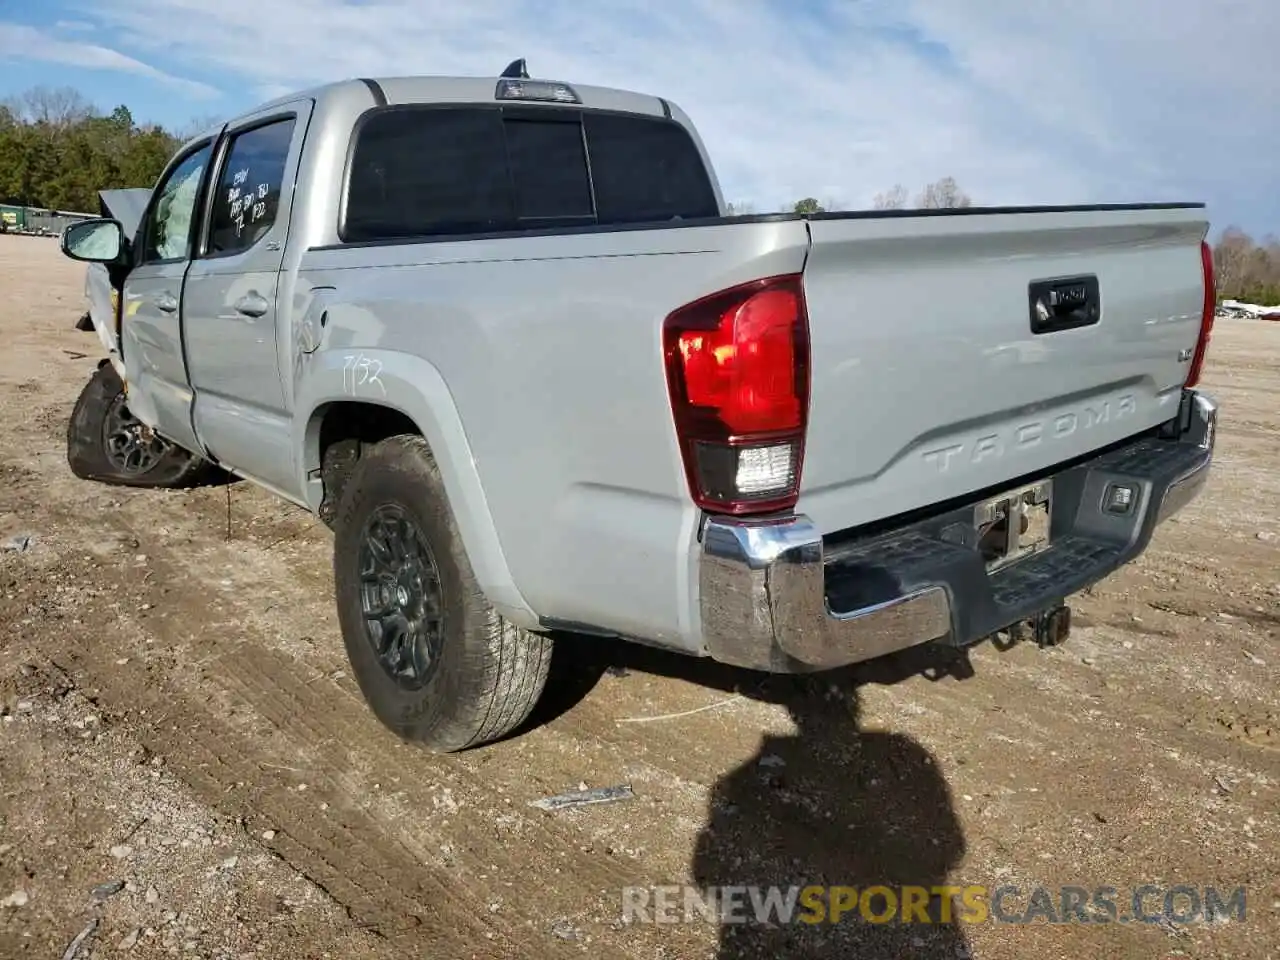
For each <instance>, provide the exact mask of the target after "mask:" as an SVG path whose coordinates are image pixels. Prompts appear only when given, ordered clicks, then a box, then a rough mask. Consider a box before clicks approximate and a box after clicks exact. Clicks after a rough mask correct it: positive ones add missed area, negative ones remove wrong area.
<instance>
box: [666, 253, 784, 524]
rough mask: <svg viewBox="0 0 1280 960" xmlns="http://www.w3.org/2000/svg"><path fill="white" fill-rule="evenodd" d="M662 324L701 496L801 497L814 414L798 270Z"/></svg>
mask: <svg viewBox="0 0 1280 960" xmlns="http://www.w3.org/2000/svg"><path fill="white" fill-rule="evenodd" d="M662 333H663V349H664V351H665V354H666V364H667V387H668V390H669V391H670V395H671V409H672V413H673V414H674V417H675V425H676V433H677V435H678V437H679V440H680V450H681V454H682V455H683V457H684V466H685V473H686V475H687V476H688V479H689V489H690V492H691V493H692V495H693V499H694V502H696V503H697V504H698V506H700V507H702V508H703V509H704V510H708V511H713V512H716V513H730V514H744V513H765V512H771V511H775V510H783V509H789V508H791V507H793V506H795V502H796V498H797V497H798V496H799V491H800V467H801V463H802V461H803V457H804V431H805V424H806V422H807V420H808V414H809V325H808V320H807V318H806V316H805V307H804V289H803V287H802V285H801V277H800V275H799V274H793V275H788V276H782V277H771V278H769V279H765V280H756V281H753V282H751V283H745V284H742V285H741V286H737V287H731V288H729V289H728V290H722V291H720V292H719V293H715V294H712V295H711V296H709V297H703V298H702V299H700V300H696V301H694V302H693V303H691V304H688V305H687V306H685V307H681V308H680V309H679V310H677V311H675V313H673V314H671V315H670V316H669V317H667V319H666V322H665V323H664V324H663V331H662Z"/></svg>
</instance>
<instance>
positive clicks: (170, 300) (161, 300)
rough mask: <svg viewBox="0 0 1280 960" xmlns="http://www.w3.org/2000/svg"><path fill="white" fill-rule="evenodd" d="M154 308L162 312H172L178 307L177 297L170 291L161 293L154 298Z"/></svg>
mask: <svg viewBox="0 0 1280 960" xmlns="http://www.w3.org/2000/svg"><path fill="white" fill-rule="evenodd" d="M155 304H156V309H157V310H160V311H161V312H163V313H173V312H174V311H175V310H177V309H178V298H177V297H175V296H174V295H173V294H171V293H162V294H160V295H159V296H158V297H156V300H155Z"/></svg>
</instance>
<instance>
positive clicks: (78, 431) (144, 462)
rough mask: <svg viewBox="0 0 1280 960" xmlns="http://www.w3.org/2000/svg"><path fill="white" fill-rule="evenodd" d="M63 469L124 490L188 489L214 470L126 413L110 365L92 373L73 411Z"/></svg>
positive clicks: (119, 383)
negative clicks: (66, 466)
mask: <svg viewBox="0 0 1280 960" xmlns="http://www.w3.org/2000/svg"><path fill="white" fill-rule="evenodd" d="M67 464H68V465H69V466H70V467H71V472H72V473H74V474H75V475H76V476H77V477H79V478H80V479H81V480H97V481H98V482H100V483H110V484H116V485H119V486H127V487H186V486H191V485H192V484H195V483H198V482H200V481H201V480H202V479H203V478H204V477H205V476H206V475H207V473H208V472H209V470H210V468H211V467H212V464H210V463H209V462H208V461H207V460H205V459H204V458H203V457H200V456H198V455H196V454H194V453H191V452H190V451H188V450H184V449H183V448H182V447H179V446H177V445H176V444H173V443H170V442H169V441H168V440H165V439H164V438H163V437H160V436H158V435H157V434H155V433H153V432H152V431H151V429H150V428H149V427H147V426H146V425H145V424H143V423H142V422H141V421H139V420H138V419H137V417H135V416H134V415H133V414H132V413H131V412H130V410H129V404H128V399H127V397H126V396H125V390H124V382H123V381H122V380H121V379H120V375H119V374H118V373H116V371H115V368H114V367H113V366H112V365H111V364H109V363H104V364H103V365H102V366H100V367H99V368H98V369H97V370H95V371H94V373H93V376H92V377H90V378H89V382H88V383H86V384H85V386H84V389H83V390H82V391H80V396H79V398H78V399H77V400H76V405H75V408H74V409H73V410H72V411H71V421H70V423H69V424H68V425H67Z"/></svg>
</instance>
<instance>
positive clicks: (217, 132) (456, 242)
mask: <svg viewBox="0 0 1280 960" xmlns="http://www.w3.org/2000/svg"><path fill="white" fill-rule="evenodd" d="M1207 229H1208V222H1207V218H1206V213H1205V210H1204V206H1203V204H1199V203H1162V204H1122V205H1107V206H1041V207H1018V208H1015V207H996V208H967V209H958V210H905V211H888V212H885V211H875V212H869V211H867V212H848V213H819V214H810V215H799V214H770V215H763V216H729V215H727V209H726V205H725V202H724V200H723V198H722V195H721V192H720V188H719V186H718V184H717V180H716V176H715V173H714V172H713V169H712V167H711V164H710V162H709V160H708V157H707V155H706V152H705V149H704V147H703V144H702V142H701V140H700V138H699V136H698V133H697V132H696V130H695V129H694V127H693V125H692V124H691V123H690V121H689V119H688V117H687V116H686V115H685V114H684V113H683V112H682V111H681V110H680V109H679V108H678V107H677V106H676V105H675V104H674V103H672V102H670V101H669V100H665V99H662V98H660V97H656V96H648V95H642V94H639V93H628V92H624V91H619V90H612V89H605V88H599V87H590V86H579V85H575V84H568V83H562V82H557V81H544V80H536V79H531V78H530V77H529V76H528V74H527V71H526V70H525V69H524V68H523V62H522V61H517V62H516V63H515V64H513V65H512V67H510V68H508V69H507V70H506V71H504V73H503V74H502V75H500V76H497V77H491V78H488V79H483V78H481V79H476V78H439V77H435V78H431V77H423V78H395V79H387V80H382V81H377V80H351V81H345V82H339V83H334V84H330V85H326V86H324V87H321V88H318V89H313V90H309V91H306V92H302V93H299V94H297V95H294V96H288V97H285V98H283V99H279V100H275V101H273V102H271V103H268V104H265V105H263V106H261V107H260V108H258V109H255V110H254V111H252V112H251V113H248V114H245V115H244V116H241V117H239V118H237V119H235V120H233V121H231V122H228V123H226V124H225V125H221V126H219V127H217V128H216V129H212V130H210V131H208V132H207V133H205V134H204V135H202V136H200V137H197V138H195V139H194V140H192V141H191V142H190V143H188V144H186V145H185V146H183V147H182V148H181V149H180V151H179V152H178V153H177V154H176V155H175V156H174V158H173V159H172V161H171V162H170V163H169V165H168V167H167V169H166V170H165V171H164V173H163V174H162V175H161V177H160V179H159V181H158V183H157V184H156V186H155V188H154V190H153V191H152V193H151V196H150V200H149V204H148V206H147V209H146V212H145V214H144V215H143V216H142V218H141V222H140V223H139V225H138V228H137V230H136V231H134V232H132V233H131V234H130V235H126V232H125V231H124V230H123V229H122V228H121V226H120V224H119V222H118V221H116V220H112V219H107V218H103V219H97V220H89V221H85V222H81V223H78V224H75V225H73V226H71V227H69V228H68V229H67V231H66V232H65V234H64V236H63V238H62V249H63V251H64V253H66V254H67V255H68V256H71V257H73V258H76V259H79V260H84V261H89V262H97V263H102V264H104V265H105V266H106V268H107V270H108V271H109V272H110V274H111V278H112V283H113V285H114V286H115V287H116V288H117V289H118V290H119V291H120V300H121V304H120V312H119V337H118V356H117V357H116V358H115V359H116V361H117V363H104V364H103V365H102V366H100V367H99V369H98V370H97V372H96V373H95V374H94V376H93V378H92V380H91V382H90V383H89V384H88V385H87V386H86V387H85V390H84V392H83V394H82V395H81V397H80V399H79V401H78V403H77V405H76V408H75V410H74V412H73V415H72V418H71V424H70V427H69V433H68V444H69V449H68V458H69V461H70V465H71V468H72V470H73V471H74V472H75V473H76V475H77V476H80V477H82V478H89V479H94V480H97V481H101V482H107V483H117V484H133V485H137V486H153V487H166V486H167V487H173V486H180V485H186V484H191V483H195V482H197V480H198V478H199V477H200V476H202V475H204V474H205V473H207V472H208V471H209V470H210V469H214V468H216V469H221V470H223V471H226V472H229V473H231V474H234V475H238V476H240V477H243V478H246V479H247V480H249V481H251V482H253V483H256V484H259V485H261V486H262V487H264V488H266V489H267V490H269V491H272V492H274V493H275V494H277V495H278V496H280V497H282V498H284V499H286V500H289V501H292V502H293V503H295V504H297V505H299V506H301V507H303V508H305V509H307V510H308V511H311V512H313V513H315V514H316V515H318V517H319V518H320V519H321V520H323V521H324V522H325V523H326V524H328V525H330V526H331V527H332V528H333V534H334V548H333V558H334V560H333V570H334V577H335V587H336V605H337V614H338V620H339V623H340V625H341V631H342V635H343V638H344V641H345V645H346V650H347V654H348V656H349V658H350V661H351V664H352V668H353V671H354V674H355V677H356V678H357V680H358V683H359V686H360V689H361V690H362V691H363V693H364V696H365V697H366V699H367V701H368V703H369V705H370V706H371V708H372V710H373V712H374V713H375V714H376V716H377V717H378V718H379V719H380V720H381V721H382V722H383V723H385V724H386V725H387V726H389V727H390V728H391V729H393V730H395V731H396V732H397V733H399V734H400V735H401V736H402V737H405V738H408V739H412V740H416V741H419V742H421V743H424V744H426V745H427V746H429V747H430V748H432V749H435V750H441V751H451V750H458V749H462V748H464V747H467V746H470V745H474V744H479V743H483V742H486V741H492V740H494V739H496V738H499V737H501V736H503V735H505V734H507V733H508V732H510V731H512V730H513V729H514V728H516V727H518V726H519V725H520V724H521V723H522V722H523V721H524V720H525V719H526V718H527V716H528V715H529V713H530V710H531V708H532V707H533V706H534V704H535V703H536V701H537V700H538V698H539V696H540V694H541V691H542V690H543V687H544V684H545V682H546V679H547V674H548V666H549V663H550V656H551V649H552V645H553V642H554V638H555V637H556V636H557V635H558V634H560V633H564V632H569V633H578V634H586V635H593V636H596V637H599V638H601V642H608V639H607V638H621V639H624V640H630V641H637V642H642V643H646V644H650V645H657V646H660V647H665V648H668V649H670V650H674V651H680V652H683V653H687V654H690V655H695V656H706V657H711V658H714V659H715V660H718V661H722V662H724V663H726V664H734V665H738V666H741V667H747V668H753V669H757V670H765V671H774V672H800V671H811V670H821V669H827V668H834V667H838V666H841V665H845V664H851V663H854V662H858V661H864V660H868V659H871V658H874V657H878V656H881V655H884V654H888V653H891V652H893V651H897V650H901V649H903V648H907V647H912V646H916V645H921V644H926V643H937V644H943V645H952V646H957V647H963V646H966V645H970V644H973V643H975V642H976V641H979V640H981V639H983V638H984V637H989V636H992V635H994V634H996V633H998V632H1000V631H1003V630H1005V629H1006V628H1011V627H1014V626H1017V625H1022V624H1026V623H1028V622H1031V623H1033V624H1035V625H1036V628H1037V629H1038V630H1039V631H1040V632H1041V633H1042V634H1044V635H1045V636H1046V637H1047V636H1050V635H1052V634H1054V633H1055V632H1060V631H1062V630H1063V629H1065V627H1066V623H1067V620H1066V609H1067V608H1066V607H1065V605H1064V601H1065V599H1066V598H1067V597H1069V596H1070V595H1071V594H1073V593H1075V592H1077V591H1080V590H1082V589H1083V588H1085V587H1087V586H1089V585H1090V584H1092V583H1094V582H1096V581H1098V580H1100V579H1101V578H1103V577H1105V576H1107V575H1108V574H1110V573H1111V572H1113V571H1115V570H1116V569H1117V568H1118V567H1120V566H1122V565H1123V564H1125V563H1127V562H1129V561H1131V560H1133V559H1134V558H1135V557H1137V556H1138V555H1139V554H1140V553H1141V552H1142V551H1143V550H1144V549H1145V548H1146V546H1147V544H1148V543H1149V541H1150V539H1151V536H1152V532H1153V530H1154V529H1155V527H1156V525H1157V524H1158V523H1159V522H1160V521H1162V520H1164V519H1165V518H1167V517H1168V516H1169V515H1170V514H1172V513H1174V512H1175V511H1176V510H1178V509H1179V508H1181V507H1182V506H1183V505H1184V504H1186V503H1187V502H1188V501H1189V500H1190V499H1191V498H1192V497H1193V496H1195V495H1196V494H1197V492H1198V491H1199V490H1200V489H1201V488H1202V486H1203V484H1204V482H1205V479H1206V476H1207V473H1208V470H1209V465H1210V460H1211V458H1212V454H1213V446H1214V426H1215V421H1216V409H1217V408H1216V406H1215V404H1214V402H1213V400H1211V399H1210V398H1209V397H1208V396H1206V395H1204V394H1203V393H1201V392H1200V391H1199V390H1197V389H1196V387H1197V383H1198V381H1199V379H1200V372H1201V367H1202V364H1203V362H1204V356H1205V348H1206V345H1207V344H1208V341H1209V335H1210V328H1211V324H1212V320H1213V305H1214V283H1213V276H1212V260H1211V257H1210V253H1209V249H1208V247H1207V246H1206V244H1205V235H1206V232H1207Z"/></svg>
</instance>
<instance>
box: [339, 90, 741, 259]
mask: <svg viewBox="0 0 1280 960" xmlns="http://www.w3.org/2000/svg"><path fill="white" fill-rule="evenodd" d="M718 215H719V205H718V204H717V202H716V197H715V192H714V190H713V189H712V186H711V181H710V178H709V177H708V175H707V171H706V167H705V165H704V164H703V162H702V157H701V155H700V154H699V152H698V149H697V147H696V146H695V144H694V142H693V139H692V138H691V137H690V136H689V134H688V132H687V131H686V130H685V129H684V128H683V127H681V126H680V125H679V124H677V123H674V122H672V121H669V120H659V119H657V118H650V117H644V116H639V115H634V114H611V113H592V112H591V111H576V110H564V109H560V108H547V109H545V110H543V109H540V108H537V107H533V108H530V107H528V106H527V105H522V106H521V107H519V108H515V109H510V110H506V109H502V108H494V107H451V108H445V109H440V108H415V107H408V108H405V107H391V108H388V109H384V110H381V111H377V112H374V113H373V114H371V115H370V116H369V117H368V118H367V119H366V120H365V122H364V123H362V124H361V125H360V128H359V129H358V131H357V132H356V142H355V147H354V149H353V151H352V159H351V172H350V179H349V182H348V187H347V198H346V212H345V218H344V223H343V239H344V240H346V241H348V242H355V241H361V240H392V239H405V238H411V237H429V236H449V235H460V234H467V233H490V232H493V233H496V232H506V231H519V230H532V229H539V228H543V227H556V226H574V225H584V224H585V225H589V224H598V225H602V226H609V225H619V224H629V223H647V222H664V221H669V220H674V219H679V218H683V219H694V218H702V217H715V216H718Z"/></svg>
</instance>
